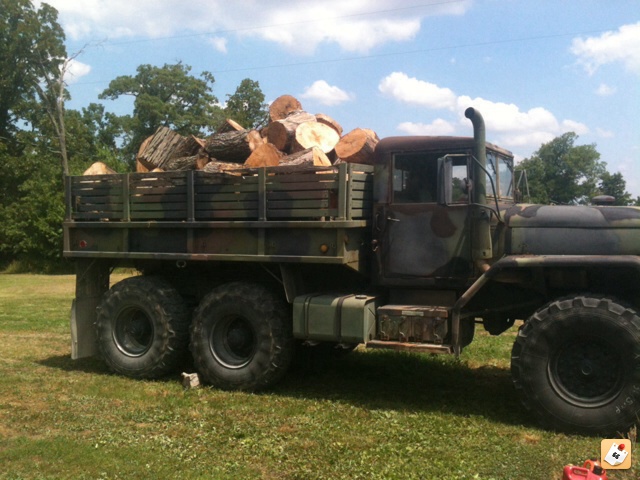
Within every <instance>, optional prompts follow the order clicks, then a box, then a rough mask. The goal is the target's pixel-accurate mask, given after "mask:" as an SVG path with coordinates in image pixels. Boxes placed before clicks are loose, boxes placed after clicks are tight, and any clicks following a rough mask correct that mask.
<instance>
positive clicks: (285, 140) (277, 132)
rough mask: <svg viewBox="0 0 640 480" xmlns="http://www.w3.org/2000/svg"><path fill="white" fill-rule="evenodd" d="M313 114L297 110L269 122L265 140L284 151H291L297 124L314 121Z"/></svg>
mask: <svg viewBox="0 0 640 480" xmlns="http://www.w3.org/2000/svg"><path fill="white" fill-rule="evenodd" d="M315 121H316V117H315V115H311V114H310V113H307V112H304V111H302V110H297V111H295V112H292V113H291V114H290V115H289V116H288V117H287V118H285V119H282V120H277V121H275V122H272V123H270V124H269V131H268V132H267V141H268V142H269V143H272V144H273V145H275V146H276V148H277V149H278V150H280V151H282V152H285V153H291V151H292V149H293V147H294V140H295V135H296V129H297V128H298V125H300V124H302V123H305V122H315Z"/></svg>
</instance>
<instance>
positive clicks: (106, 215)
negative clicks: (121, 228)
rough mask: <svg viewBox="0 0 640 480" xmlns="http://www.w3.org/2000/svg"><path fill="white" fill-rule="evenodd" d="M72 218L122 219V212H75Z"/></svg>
mask: <svg viewBox="0 0 640 480" xmlns="http://www.w3.org/2000/svg"><path fill="white" fill-rule="evenodd" d="M72 218H73V219H74V220H102V219H109V220H120V219H122V212H98V213H90V212H74V213H73V215H72Z"/></svg>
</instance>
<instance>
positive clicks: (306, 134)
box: [296, 122, 340, 153]
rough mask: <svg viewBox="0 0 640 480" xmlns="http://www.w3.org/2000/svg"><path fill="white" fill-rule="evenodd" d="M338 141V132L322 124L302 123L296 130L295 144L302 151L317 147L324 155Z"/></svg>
mask: <svg viewBox="0 0 640 480" xmlns="http://www.w3.org/2000/svg"><path fill="white" fill-rule="evenodd" d="M339 140H340V135H338V132H336V131H335V130H334V129H333V128H331V127H330V126H328V125H325V124H323V123H318V122H304V123H301V124H300V125H299V126H298V128H296V143H297V144H298V145H300V146H301V147H302V148H303V149H307V148H312V147H318V148H319V149H320V150H322V151H323V152H324V153H329V152H330V151H331V150H333V149H334V148H335V147H336V144H337V143H338V141H339Z"/></svg>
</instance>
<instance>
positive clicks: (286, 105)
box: [269, 95, 302, 122]
mask: <svg viewBox="0 0 640 480" xmlns="http://www.w3.org/2000/svg"><path fill="white" fill-rule="evenodd" d="M296 110H302V105H301V104H300V102H299V101H298V99H297V98H295V97H292V96H291V95H281V96H279V97H278V98H276V99H275V100H274V101H273V103H272V104H271V105H270V106H269V120H270V121H272V122H275V121H277V120H282V119H283V118H287V115H289V114H290V113H291V112H294V111H296Z"/></svg>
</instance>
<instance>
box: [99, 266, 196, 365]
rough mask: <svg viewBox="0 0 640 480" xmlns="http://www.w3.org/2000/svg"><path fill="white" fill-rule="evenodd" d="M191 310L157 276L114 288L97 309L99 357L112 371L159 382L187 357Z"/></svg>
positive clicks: (170, 287) (135, 279) (120, 283)
mask: <svg viewBox="0 0 640 480" xmlns="http://www.w3.org/2000/svg"><path fill="white" fill-rule="evenodd" d="M189 322H190V318H189V310H188V308H187V307H186V305H185V303H184V301H183V299H182V297H181V296H180V294H179V293H178V292H177V291H176V289H175V288H173V287H172V286H171V285H170V284H169V283H168V282H167V281H166V280H164V279H162V278H160V277H144V276H143V277H131V278H127V279H125V280H122V281H121V282H119V283H117V284H116V285H114V286H113V287H112V288H111V289H110V290H109V291H108V292H107V293H106V294H105V296H104V297H103V299H102V302H101V303H100V305H99V306H98V309H97V321H96V333H97V339H98V348H99V351H100V355H101V356H102V358H103V359H104V361H105V362H106V363H107V365H108V366H109V367H110V368H111V369H112V370H113V371H115V372H117V373H120V374H122V375H126V376H128V377H133V378H160V377H162V376H165V375H167V374H168V373H171V372H172V371H174V370H175V369H176V368H177V367H178V366H179V364H180V362H181V361H183V360H184V359H185V357H186V355H187V354H188V345H189Z"/></svg>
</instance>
